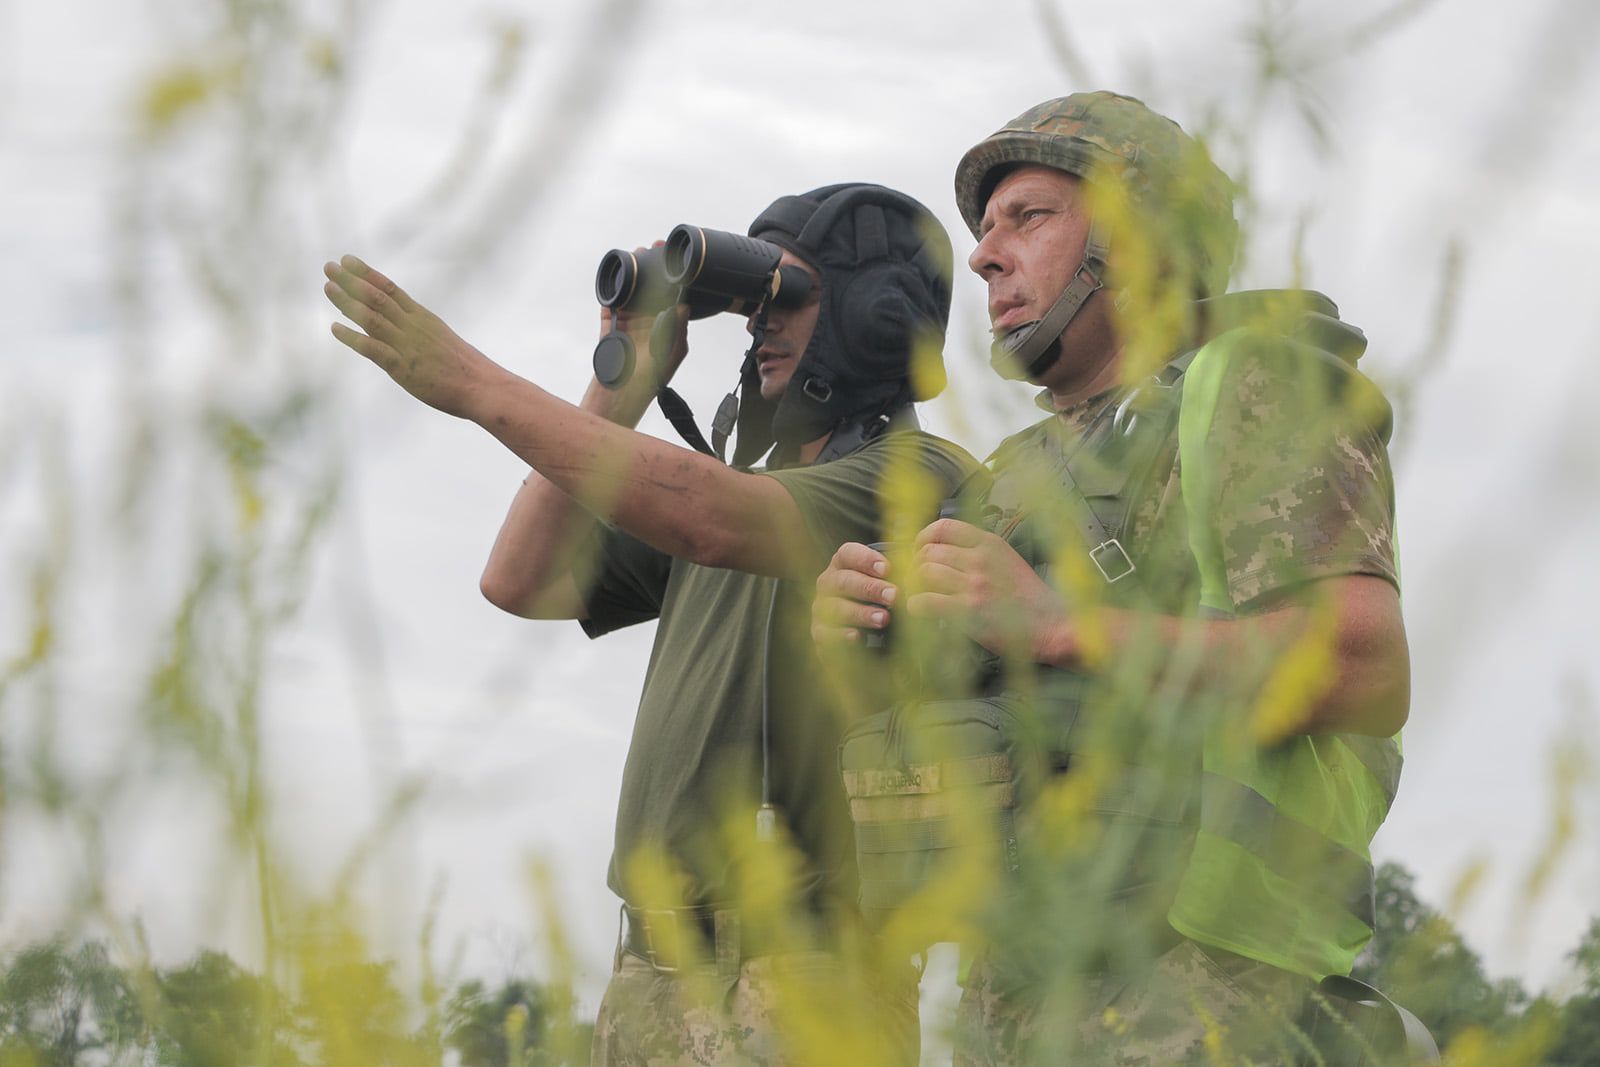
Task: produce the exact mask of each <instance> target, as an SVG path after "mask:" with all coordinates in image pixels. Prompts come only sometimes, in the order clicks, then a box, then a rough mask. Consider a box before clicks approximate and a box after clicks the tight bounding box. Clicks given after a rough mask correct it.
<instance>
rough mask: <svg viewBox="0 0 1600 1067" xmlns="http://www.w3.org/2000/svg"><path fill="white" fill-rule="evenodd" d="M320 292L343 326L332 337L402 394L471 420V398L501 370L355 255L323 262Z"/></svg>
mask: <svg viewBox="0 0 1600 1067" xmlns="http://www.w3.org/2000/svg"><path fill="white" fill-rule="evenodd" d="M322 272H323V273H324V274H326V275H327V276H328V283H327V284H326V285H324V286H323V287H322V291H323V292H324V293H326V294H327V297H328V299H329V300H330V301H332V302H333V306H334V307H336V308H338V309H339V310H340V311H342V312H343V313H344V315H345V317H346V318H348V319H349V320H350V321H351V322H353V323H355V324H356V325H357V326H359V327H361V329H360V330H352V329H350V328H349V327H348V326H346V325H344V323H342V322H336V323H334V324H333V335H334V336H335V337H337V338H338V339H339V340H340V341H341V342H342V343H343V344H345V345H346V346H348V347H349V348H351V349H353V350H354V351H356V352H358V353H360V354H361V355H363V356H365V357H367V358H368V359H370V360H371V361H372V362H374V363H376V364H377V365H378V366H379V367H381V368H383V370H384V372H385V373H387V374H388V375H389V377H391V378H393V379H394V380H395V381H396V382H398V383H399V384H400V386H401V387H402V388H403V389H405V391H406V392H408V393H410V394H411V395H412V396H414V397H416V398H417V399H418V400H420V401H422V402H423V403H424V404H427V405H429V406H430V407H434V408H438V409H439V410H440V411H442V412H444V413H445V414H447V415H457V416H460V417H462V418H468V417H470V408H471V403H472V400H473V397H474V395H475V393H476V391H478V390H479V389H481V388H483V387H484V386H485V385H486V384H487V383H488V381H489V380H490V379H492V378H493V377H494V376H495V375H496V374H497V373H500V372H501V368H500V367H499V366H498V365H497V364H496V363H495V362H494V361H493V360H491V359H490V358H489V357H488V356H486V355H484V354H483V353H482V352H480V351H478V350H477V349H476V348H474V347H472V346H471V345H469V344H468V343H467V342H465V341H463V340H462V339H461V338H460V337H459V336H457V334H456V332H455V331H454V330H452V329H451V328H450V327H449V326H446V325H445V324H444V320H442V319H440V318H439V316H437V315H435V314H434V313H433V312H431V311H429V310H428V309H427V308H425V307H423V306H422V305H421V304H419V303H417V302H416V301H415V300H413V299H411V297H410V296H408V295H407V294H406V291H405V290H404V289H402V288H400V287H399V286H398V285H396V284H395V283H394V282H392V281H390V280H389V279H388V278H386V277H384V276H383V275H382V274H380V273H378V272H377V271H375V270H373V269H372V268H371V267H369V266H367V265H366V264H365V263H363V262H361V260H359V259H357V258H356V257H355V256H345V257H343V258H342V259H340V260H339V262H338V263H326V264H324V265H323V267H322Z"/></svg>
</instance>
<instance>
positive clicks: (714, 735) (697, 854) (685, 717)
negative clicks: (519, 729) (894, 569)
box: [583, 432, 977, 906]
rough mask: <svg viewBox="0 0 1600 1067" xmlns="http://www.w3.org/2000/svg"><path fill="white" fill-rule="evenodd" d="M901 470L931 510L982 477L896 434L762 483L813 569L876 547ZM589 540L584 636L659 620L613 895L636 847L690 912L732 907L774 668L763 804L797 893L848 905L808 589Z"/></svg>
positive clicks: (846, 823)
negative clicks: (790, 522) (786, 504)
mask: <svg viewBox="0 0 1600 1067" xmlns="http://www.w3.org/2000/svg"><path fill="white" fill-rule="evenodd" d="M902 464H909V465H910V466H911V467H912V468H914V469H915V470H917V471H919V472H921V474H922V475H923V476H924V477H931V478H932V479H934V480H935V482H936V483H937V485H939V486H941V487H943V488H942V492H940V493H939V494H938V497H943V496H948V495H949V494H950V493H951V492H952V491H953V490H954V489H955V487H956V486H957V485H959V484H960V482H961V481H962V480H963V479H964V478H965V477H966V476H967V475H968V474H969V473H971V471H972V470H973V469H975V468H976V466H977V464H976V462H975V461H974V460H973V459H972V457H971V456H969V455H967V454H966V453H965V452H964V451H962V450H961V449H960V448H958V447H956V446H954V445H952V444H949V443H948V442H945V441H942V440H940V439H938V438H936V437H932V436H930V435H928V434H924V433H920V432H903V433H893V434H889V435H886V436H884V437H881V438H878V439H877V440H875V441H873V442H871V443H870V444H868V445H867V446H866V447H864V448H862V449H861V450H859V451H857V452H854V453H852V454H851V455H848V456H845V457H844V458H842V459H838V460H834V461H833V462H830V463H825V464H822V465H818V466H810V467H796V468H791V469H787V470H778V471H769V472H763V473H764V474H765V476H767V477H771V478H774V479H776V480H777V481H778V482H779V483H780V484H782V485H783V487H784V488H785V489H786V490H788V492H789V494H790V496H792V497H793V498H794V501H795V503H796V504H797V505H799V508H800V512H801V515H802V516H803V517H804V521H805V525H806V532H807V533H808V534H809V539H810V542H811V544H812V545H813V546H814V547H815V549H816V558H815V563H814V566H815V570H816V571H817V572H820V571H821V570H822V568H823V567H824V566H825V565H826V563H827V561H828V559H829V557H830V556H831V555H832V554H833V551H834V550H835V549H836V548H837V547H838V546H839V545H841V544H843V543H844V542H846V541H861V542H870V541H874V540H878V539H879V534H878V531H879V529H880V525H881V522H880V516H881V511H882V508H881V505H882V500H881V493H880V487H881V485H882V483H883V481H884V475H885V473H886V470H888V469H890V468H891V465H892V466H893V467H894V468H895V469H903V468H901V465H902ZM936 499H937V497H936ZM935 506H936V505H935ZM933 517H934V516H933V515H931V514H930V515H929V516H928V517H927V518H928V519H929V520H930V521H931V519H932V518H933ZM599 541H600V543H599V546H598V549H599V553H600V556H599V564H598V574H597V577H596V579H595V581H594V583H593V586H592V588H591V589H590V590H589V591H588V594H587V598H586V606H587V612H588V618H587V619H586V620H585V621H584V623H583V627H584V630H585V632H587V633H588V634H589V636H590V637H598V636H600V635H601V634H604V633H609V632H610V631H612V630H616V629H619V628H621V627H623V626H628V625H632V624H633V623H638V622H644V621H647V620H649V619H653V618H659V619H660V623H659V626H658V628H657V631H656V639H655V646H654V648H652V650H651V653H650V662H649V666H648V668H647V670H646V673H645V682H644V692H643V694H642V695H641V697H640V699H639V710H638V715H637V717H636V718H635V721H634V728H633V740H632V742H631V743H630V746H629V749H628V758H627V763H626V764H625V766H624V768H623V772H622V795H621V798H620V800H619V801H618V805H617V824H616V838H615V842H614V851H613V854H612V861H611V869H610V874H609V876H608V879H607V882H608V884H609V885H610V887H611V889H612V891H613V892H615V893H617V894H618V895H619V896H621V897H623V898H624V899H627V900H630V901H631V902H634V903H637V902H638V897H639V893H638V891H637V887H634V889H633V891H630V887H629V880H630V879H629V871H630V867H631V864H632V861H633V860H634V859H635V858H636V857H637V856H638V855H639V854H640V850H642V849H653V850H657V851H658V852H659V853H660V854H662V855H664V856H665V857H666V858H667V859H668V861H669V862H670V863H672V864H673V865H674V866H676V867H677V868H678V869H679V870H680V871H681V873H682V874H684V875H686V876H687V878H688V886H687V888H686V890H685V900H686V902H687V903H692V904H728V903H734V902H736V895H737V889H736V868H737V864H738V861H739V856H738V855H737V852H738V848H737V845H736V843H735V842H736V841H737V840H738V839H740V838H741V837H744V838H747V837H748V832H749V829H750V827H752V826H753V825H754V819H755V812H756V809H757V807H758V806H759V804H760V802H761V797H762V795H763V791H762V774H763V771H762V767H763V753H762V695H763V689H764V686H763V673H764V671H767V670H770V672H771V684H770V693H771V705H770V713H769V728H768V739H769V741H768V746H767V759H766V761H765V762H766V766H767V772H766V774H767V791H766V792H767V795H768V796H769V797H770V799H771V802H772V803H773V804H774V806H775V807H776V808H777V811H778V821H779V822H780V823H781V824H782V825H783V826H784V827H785V830H786V834H787V836H788V837H790V838H791V839H792V841H793V842H794V844H795V845H796V846H797V848H798V851H799V853H800V858H801V861H802V864H803V869H802V870H801V872H800V881H801V885H800V886H799V887H798V888H799V890H800V891H801V892H802V893H804V894H805V895H807V896H809V897H810V898H811V900H812V902H813V903H816V904H819V905H821V904H823V903H824V902H825V903H827V904H828V905H830V906H831V905H841V904H843V905H849V906H853V905H854V901H855V895H856V887H855V855H854V848H853V844H852V837H851V827H850V812H849V808H848V805H847V804H846V800H845V796H844V791H843V788H842V786H841V785H840V784H839V775H838V769H837V749H838V743H839V738H840V735H841V733H842V730H843V726H844V724H843V722H842V717H841V715H840V713H839V712H838V711H837V710H836V709H835V708H834V707H832V706H831V701H830V700H829V699H828V695H827V693H826V686H825V682H824V679H823V678H822V677H821V674H820V672H821V667H820V665H819V664H818V662H817V660H816V656H815V652H814V649H813V647H812V644H811V638H810V605H811V599H812V595H813V590H814V586H813V585H812V583H811V581H809V580H808V581H805V582H790V581H779V580H777V579H773V578H766V577H761V576H758V575H752V574H746V573H743V572H740V571H732V570H723V569H718V568H713V567H703V566H699V565H697V564H693V563H686V562H684V561H682V560H677V559H673V558H672V557H670V556H667V555H666V554H664V553H662V552H660V551H658V550H656V549H653V548H651V547H650V546H648V545H646V544H644V543H643V542H641V541H639V540H637V539H636V538H633V537H630V536H629V535H627V534H625V533H622V532H620V531H617V530H614V529H603V530H602V532H601V534H600V535H599ZM774 595H776V598H777V600H776V610H775V611H773V603H774ZM769 612H770V613H771V615H772V617H771V623H770V625H771V626H772V628H773V637H772V645H771V647H772V649H773V655H772V656H771V657H770V660H769V657H768V656H767V654H766V648H767V629H768V626H769V621H768V620H769ZM725 825H727V826H731V828H732V832H731V833H730V832H725V830H724V826H725Z"/></svg>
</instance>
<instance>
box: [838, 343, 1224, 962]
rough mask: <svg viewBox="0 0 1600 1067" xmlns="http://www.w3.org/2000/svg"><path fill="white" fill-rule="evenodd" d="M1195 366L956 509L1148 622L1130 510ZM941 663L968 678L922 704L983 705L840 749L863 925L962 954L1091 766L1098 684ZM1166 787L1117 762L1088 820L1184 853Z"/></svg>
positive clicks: (1050, 569) (1179, 365)
mask: <svg viewBox="0 0 1600 1067" xmlns="http://www.w3.org/2000/svg"><path fill="white" fill-rule="evenodd" d="M1188 358H1189V357H1187V356H1186V357H1183V358H1180V359H1177V360H1174V361H1173V362H1172V363H1171V364H1169V366H1168V367H1167V368H1166V369H1165V370H1164V371H1163V372H1162V373H1161V374H1160V375H1159V376H1157V377H1156V378H1155V379H1153V380H1152V381H1150V382H1149V383H1147V384H1146V385H1145V386H1143V387H1141V389H1140V390H1138V391H1136V392H1130V393H1128V394H1125V395H1123V396H1119V397H1117V398H1114V399H1113V400H1111V401H1110V402H1109V403H1108V404H1107V405H1106V406H1105V407H1104V409H1103V410H1102V411H1101V412H1100V414H1099V416H1098V417H1097V418H1096V419H1095V421H1094V423H1093V424H1092V425H1091V426H1090V427H1088V428H1087V429H1086V431H1085V433H1084V434H1083V435H1082V437H1081V438H1077V439H1073V440H1064V439H1063V437H1062V435H1061V433H1060V432H1059V428H1058V424H1057V422H1056V421H1055V420H1053V419H1052V420H1046V421H1044V422H1042V423H1039V424H1037V425H1035V426H1032V427H1029V428H1028V429H1027V430H1024V431H1022V432H1021V433H1019V434H1016V435H1013V436H1012V437H1010V438H1008V439H1007V440H1006V441H1005V442H1003V443H1002V444H1001V446H1000V447H999V448H998V449H996V451H995V453H994V455H993V456H992V457H991V458H990V461H989V464H988V466H989V468H990V471H991V473H992V476H993V477H992V479H991V481H990V482H989V483H988V484H987V485H986V486H984V487H983V488H982V489H981V490H980V491H978V492H977V493H976V494H975V495H972V496H969V498H968V499H965V500H963V501H961V508H962V510H964V511H966V512H967V513H968V516H969V517H972V518H974V519H975V520H977V521H980V522H981V524H982V525H984V526H986V527H987V528H989V529H990V530H992V531H993V532H995V533H997V534H999V535H1000V536H1002V537H1004V538H1005V539H1006V540H1007V541H1008V542H1009V543H1010V544H1011V545H1012V546H1013V548H1015V549H1016V550H1017V552H1018V553H1019V554H1020V555H1021V556H1022V557H1023V558H1024V559H1025V560H1027V562H1028V563H1029V565H1030V566H1032V567H1033V568H1034V570H1035V571H1036V572H1037V573H1038V574H1040V576H1041V577H1043V578H1044V579H1045V580H1046V581H1047V582H1049V581H1051V580H1052V579H1053V578H1055V577H1056V575H1055V573H1054V571H1055V562H1054V561H1056V560H1057V559H1060V558H1062V556H1063V553H1064V552H1073V553H1078V554H1082V553H1084V552H1085V551H1087V564H1086V565H1088V566H1092V567H1093V568H1094V571H1095V572H1096V574H1097V577H1096V578H1095V581H1096V582H1097V583H1100V582H1103V583H1104V587H1103V591H1102V593H1101V598H1102V599H1103V600H1104V601H1106V602H1108V603H1111V604H1115V605H1117V606H1120V607H1134V606H1139V607H1146V606H1148V605H1147V603H1146V599H1145V596H1144V594H1143V592H1142V591H1141V590H1140V587H1139V583H1138V582H1137V581H1136V580H1134V578H1133V575H1134V573H1135V569H1136V565H1135V562H1134V560H1133V559H1132V558H1131V557H1130V555H1129V554H1128V551H1127V550H1126V548H1125V547H1124V545H1123V538H1124V537H1125V536H1126V534H1127V532H1128V527H1129V522H1130V519H1131V511H1132V508H1133V507H1134V506H1135V504H1136V503H1137V501H1138V500H1139V499H1140V498H1141V497H1142V496H1143V495H1144V494H1145V493H1146V492H1147V490H1148V489H1149V488H1150V487H1151V482H1152V481H1153V479H1154V478H1155V477H1156V476H1157V475H1158V474H1159V475H1161V476H1164V475H1165V474H1166V472H1167V471H1168V470H1169V469H1170V463H1162V459H1163V458H1168V459H1170V456H1171V455H1172V453H1173V450H1174V449H1175V447H1176V444H1175V436H1176V430H1177V413H1178V408H1179V397H1180V383H1181V379H1182V376H1183V371H1184V369H1185V368H1186V367H1187V365H1188ZM1064 487H1075V488H1074V489H1071V490H1069V491H1066V492H1063V488H1064ZM974 513H976V514H974ZM1063 534H1064V535H1065V536H1062V535H1063ZM943 658H945V659H949V658H955V659H958V660H962V663H961V664H960V666H963V667H970V668H971V673H972V674H973V675H974V677H971V678H967V679H956V678H950V679H948V680H947V681H946V682H945V683H944V686H941V684H940V683H939V682H938V681H936V680H935V681H930V682H928V683H927V685H926V686H925V688H926V689H931V690H934V691H938V690H940V689H941V688H944V687H948V686H954V687H956V688H958V689H959V688H960V687H961V686H962V685H963V683H965V684H967V685H975V687H976V690H977V691H978V692H979V693H981V694H982V695H981V696H975V697H972V698H969V699H953V700H925V701H907V702H904V703H901V704H899V705H897V706H896V707H894V708H891V709H889V710H888V711H886V712H883V713H880V714H878V715H875V716H872V717H870V718H868V719H865V720H863V721H862V722H860V723H858V724H857V725H856V726H855V727H853V728H852V729H851V730H850V731H849V732H848V733H847V734H846V735H845V738H844V741H843V743H842V744H841V746H840V770H841V775H842V778H843V780H844V785H845V790H846V793H847V794H848V796H849V798H850V808H851V815H852V818H853V820H854V822H855V837H856V852H857V866H858V871H859V876H860V882H861V898H860V899H861V906H862V909H863V911H864V912H865V913H866V914H867V916H868V918H869V919H872V920H876V921H879V922H881V921H884V920H886V919H887V918H888V917H889V916H890V915H891V914H894V913H896V912H901V913H906V912H910V913H913V919H912V921H913V924H914V925H915V926H916V928H917V929H919V930H920V931H922V933H923V939H924V940H925V941H929V942H931V941H939V940H956V939H960V938H961V937H962V936H964V935H965V934H966V933H968V932H970V925H969V924H970V921H971V918H972V914H973V913H975V912H976V911H978V910H980V907H979V906H980V905H983V904H990V905H992V904H993V903H994V898H995V896H996V895H999V896H1000V897H1002V898H1003V896H1004V894H1005V893H1006V892H1007V890H1008V885H1007V882H1006V880H1005V877H1004V876H1005V875H1007V874H1009V873H1012V872H1015V871H1016V870H1017V869H1018V866H1019V863H1020V855H1021V853H1022V849H1021V847H1020V841H1019V827H1018V820H1017V814H1018V809H1019V807H1025V806H1026V804H1027V802H1028V800H1029V799H1030V798H1031V797H1032V796H1034V795H1036V794H1037V792H1038V790H1039V788H1040V787H1041V785H1042V784H1043V783H1044V782H1046V781H1048V780H1050V779H1051V778H1053V777H1055V776H1057V775H1060V774H1063V773H1067V772H1070V771H1071V770H1072V769H1073V767H1074V766H1075V765H1076V763H1077V761H1078V760H1079V758H1080V757H1081V756H1083V755H1085V753H1084V752H1083V751H1082V744H1083V738H1084V735H1085V733H1086V727H1085V719H1086V717H1088V716H1092V715H1093V714H1094V708H1095V701H1094V700H1093V699H1092V692H1091V691H1092V689H1093V682H1092V680H1091V679H1090V678H1088V677H1086V676H1084V675H1082V674H1078V673H1075V672H1072V671H1066V670H1060V669H1056V668H1049V667H1042V666H1038V665H1034V666H1033V667H1032V668H1031V669H1029V670H1027V671H1025V672H1021V673H1019V672H1018V671H1017V670H1016V669H1015V665H1013V668H1012V669H1011V670H1009V671H1008V670H1007V669H1005V667H1004V666H1003V665H1001V664H1000V663H999V662H998V661H997V660H995V658H994V657H993V656H992V655H990V654H989V653H987V652H986V651H984V650H983V649H981V648H978V647H977V646H975V645H970V643H969V648H968V657H967V658H963V657H962V656H961V655H959V654H957V655H955V656H953V657H952V656H951V655H950V653H949V651H948V649H947V650H945V652H944V654H943ZM1099 755H1101V756H1103V755H1104V754H1103V753H1101V754H1099ZM1102 762H1103V760H1102ZM1163 778H1165V779H1167V780H1168V782H1169V783H1170V779H1171V778H1172V776H1171V775H1170V774H1165V775H1164V774H1162V773H1161V772H1158V771H1157V770H1156V769H1155V768H1147V767H1141V766H1139V765H1138V763H1137V761H1136V760H1135V761H1131V762H1123V763H1121V764H1120V765H1119V766H1118V767H1117V768H1116V770H1115V771H1114V772H1113V773H1110V774H1109V775H1107V776H1106V781H1105V783H1104V787H1103V788H1102V789H1100V790H1098V791H1097V792H1096V795H1095V796H1094V797H1093V799H1092V801H1091V802H1090V806H1089V811H1088V815H1089V816H1090V817H1091V818H1096V819H1102V820H1111V821H1116V822H1118V823H1119V824H1122V825H1123V826H1124V827H1126V825H1127V824H1129V823H1141V824H1143V827H1142V828H1141V830H1140V832H1141V833H1143V834H1147V835H1149V834H1155V835H1158V836H1161V837H1165V838H1168V839H1169V841H1168V843H1167V844H1165V845H1163V846H1161V847H1159V848H1153V849H1150V850H1148V851H1152V852H1155V851H1161V850H1162V849H1165V850H1168V851H1170V850H1171V849H1173V848H1177V847H1183V846H1186V844H1187V837H1188V835H1189V834H1190V833H1191V832H1192V831H1191V830H1190V829H1189V826H1188V824H1189V823H1191V822H1192V818H1189V816H1188V811H1189V809H1190V808H1191V806H1192V805H1191V804H1190V802H1189V796H1188V794H1189V788H1188V787H1189V783H1190V781H1191V780H1192V778H1193V771H1190V772H1188V773H1186V774H1185V775H1184V776H1183V780H1182V782H1181V784H1180V786H1179V788H1177V789H1173V788H1169V787H1167V786H1164V785H1163V783H1162V779H1163ZM1155 879H1156V875H1155V874H1154V873H1153V872H1150V871H1148V870H1146V869H1145V867H1144V866H1143V865H1141V864H1138V863H1133V864H1130V865H1129V866H1128V869H1127V878H1126V879H1125V881H1124V882H1123V883H1122V884H1120V885H1118V886H1115V887H1112V892H1113V894H1116V895H1120V894H1127V893H1133V892H1137V891H1138V890H1140V889H1141V888H1144V887H1145V886H1147V885H1148V884H1149V883H1151V882H1152V881H1154V880H1155ZM1170 880H1171V876H1170V875H1169V876H1168V877H1167V881H1169V882H1170ZM974 896H977V897H980V898H983V899H981V900H973V899H970V898H972V897H974ZM963 910H964V911H966V912H968V913H969V914H968V915H967V916H966V917H965V919H964V918H963V917H962V915H960V914H959V913H960V912H962V911H963ZM918 912H920V913H921V914H920V915H917V914H916V913H918Z"/></svg>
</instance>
